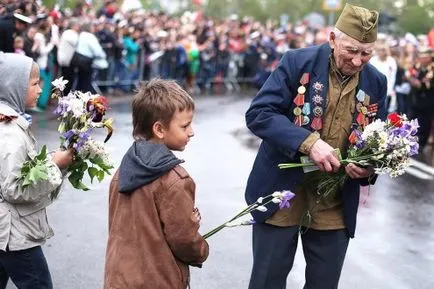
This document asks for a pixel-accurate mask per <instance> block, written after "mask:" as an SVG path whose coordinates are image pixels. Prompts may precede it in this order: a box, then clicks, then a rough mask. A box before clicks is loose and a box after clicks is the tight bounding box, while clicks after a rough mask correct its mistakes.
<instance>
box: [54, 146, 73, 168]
mask: <svg viewBox="0 0 434 289" xmlns="http://www.w3.org/2000/svg"><path fill="white" fill-rule="evenodd" d="M73 157H74V149H68V150H66V151H62V150H58V151H56V152H55V153H54V154H53V162H54V163H55V164H56V165H57V166H58V167H59V168H60V169H66V168H67V167H69V166H70V165H71V164H72V162H73Z"/></svg>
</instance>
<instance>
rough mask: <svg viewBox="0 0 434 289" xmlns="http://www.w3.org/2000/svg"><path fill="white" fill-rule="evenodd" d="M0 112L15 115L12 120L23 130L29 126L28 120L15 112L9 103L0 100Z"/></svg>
mask: <svg viewBox="0 0 434 289" xmlns="http://www.w3.org/2000/svg"><path fill="white" fill-rule="evenodd" d="M0 114H3V115H6V116H13V117H17V119H16V120H14V122H15V123H16V124H18V126H19V127H21V128H22V129H23V130H27V129H28V128H29V126H30V124H29V122H28V121H27V120H26V119H25V118H24V117H22V116H21V115H20V114H19V113H18V112H16V111H15V110H14V109H12V108H11V107H10V106H9V105H7V104H5V103H3V102H0Z"/></svg>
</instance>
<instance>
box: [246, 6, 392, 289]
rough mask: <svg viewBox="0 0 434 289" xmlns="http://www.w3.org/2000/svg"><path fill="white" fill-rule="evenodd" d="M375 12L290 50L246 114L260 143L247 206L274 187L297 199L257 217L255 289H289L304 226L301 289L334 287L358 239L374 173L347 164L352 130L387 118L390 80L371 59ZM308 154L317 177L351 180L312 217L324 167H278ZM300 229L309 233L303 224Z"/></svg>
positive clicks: (358, 13)
mask: <svg viewBox="0 0 434 289" xmlns="http://www.w3.org/2000/svg"><path fill="white" fill-rule="evenodd" d="M377 24H378V13H377V12H376V11H369V10H367V9H365V8H362V7H357V6H352V5H349V4H347V5H346V6H345V7H344V10H343V12H342V14H341V16H340V17H339V19H338V21H337V23H336V25H335V29H334V31H333V32H331V33H330V36H329V43H327V44H324V45H321V46H315V47H310V48H305V49H299V50H293V51H289V52H287V53H286V54H284V56H283V58H282V60H281V62H280V64H279V66H278V67H277V69H276V70H275V71H274V72H273V73H272V74H271V76H270V77H269V78H268V80H267V81H266V83H265V84H264V86H263V87H262V89H261V90H260V91H259V93H258V95H257V96H256V97H255V98H254V99H253V101H252V103H251V106H250V108H249V109H248V111H247V113H246V122H247V126H248V127H249V129H250V130H251V131H252V132H253V133H254V134H255V135H257V136H259V137H260V138H261V139H262V143H261V145H260V148H259V151H258V154H257V156H256V160H255V162H254V165H253V168H252V171H251V173H250V176H249V179H248V182H247V188H246V201H247V203H249V204H251V203H253V202H255V201H256V200H257V199H258V197H261V196H264V195H267V194H269V193H272V192H273V191H280V190H291V191H292V192H294V193H295V194H296V196H295V198H294V199H293V200H292V205H291V207H290V208H285V209H282V210H277V205H276V204H270V205H269V206H268V211H267V212H265V213H263V212H259V211H258V212H254V213H253V217H254V218H255V220H256V224H255V225H253V269H252V273H251V279H250V285H249V289H282V288H286V279H287V276H288V274H289V272H290V271H291V268H292V265H293V261H294V255H295V252H296V249H297V242H298V236H299V235H300V230H299V228H302V229H303V231H304V232H303V233H302V234H301V240H302V244H303V252H304V257H305V259H306V264H307V266H306V276H305V277H306V282H305V287H304V288H305V289H332V288H337V286H338V282H339V277H340V274H341V270H342V266H343V263H344V259H345V254H346V250H347V246H348V243H349V238H352V237H354V232H355V227H356V214H357V208H358V203H359V188H360V185H362V186H363V185H369V183H373V181H374V180H375V177H374V176H373V175H372V173H373V170H372V169H368V168H361V167H357V166H355V165H347V166H346V167H341V165H340V162H339V159H338V157H337V156H336V154H335V149H336V148H339V149H340V151H341V152H342V154H343V155H344V156H345V151H346V149H347V148H348V145H349V141H348V138H349V136H350V135H351V133H352V128H353V127H354V125H357V124H359V125H361V123H360V122H363V124H366V122H367V121H372V119H374V118H381V119H385V118H386V108H385V99H386V92H387V82H386V77H385V76H384V75H383V74H381V73H380V72H379V71H378V70H376V69H375V68H374V67H373V66H372V65H370V64H369V63H368V62H369V60H370V58H371V57H372V53H373V49H374V45H375V41H376V39H377ZM302 156H309V157H310V158H311V160H313V162H314V163H315V164H316V165H317V166H318V167H319V169H320V170H321V171H325V172H330V173H331V172H336V171H337V170H339V169H341V170H345V171H346V173H347V174H348V175H349V176H350V180H349V181H347V182H346V183H345V185H344V186H343V187H342V188H341V189H339V190H338V191H337V192H335V193H334V194H333V197H330V198H327V199H326V200H323V201H321V202H320V203H319V204H318V205H317V206H315V209H314V210H312V211H311V218H310V220H309V222H308V223H307V224H306V223H305V222H303V221H302V219H303V220H304V218H302V217H303V215H304V214H305V213H306V211H308V210H310V209H311V208H313V207H314V204H315V203H316V201H317V200H318V195H317V191H316V189H315V187H316V186H317V184H318V183H317V182H315V181H313V180H314V177H315V174H318V172H319V171H315V172H309V173H304V172H303V170H302V169H288V170H280V169H279V168H278V164H279V163H284V162H300V157H302ZM303 226H304V227H303Z"/></svg>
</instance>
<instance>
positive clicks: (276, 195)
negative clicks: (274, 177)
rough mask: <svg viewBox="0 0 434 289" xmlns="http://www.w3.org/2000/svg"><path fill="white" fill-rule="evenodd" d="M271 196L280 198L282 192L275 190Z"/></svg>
mask: <svg viewBox="0 0 434 289" xmlns="http://www.w3.org/2000/svg"><path fill="white" fill-rule="evenodd" d="M271 196H272V197H273V198H282V192H278V191H276V192H274V193H273V194H272V195H271Z"/></svg>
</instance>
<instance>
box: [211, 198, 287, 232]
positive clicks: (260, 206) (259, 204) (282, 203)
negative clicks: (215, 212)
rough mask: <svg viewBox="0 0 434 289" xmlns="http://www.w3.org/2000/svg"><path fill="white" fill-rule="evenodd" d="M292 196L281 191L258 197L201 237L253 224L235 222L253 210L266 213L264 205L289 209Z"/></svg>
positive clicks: (249, 222)
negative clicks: (271, 204)
mask: <svg viewBox="0 0 434 289" xmlns="http://www.w3.org/2000/svg"><path fill="white" fill-rule="evenodd" d="M294 196H295V194H294V193H292V192H291V191H281V192H279V191H278V192H274V193H272V194H270V195H267V196H265V197H260V198H258V200H257V201H256V202H254V203H253V204H251V205H250V206H247V207H246V208H245V209H244V210H242V211H241V212H239V213H238V214H236V215H235V216H234V217H232V218H231V219H230V220H228V221H226V222H224V223H223V224H221V225H220V226H218V227H216V228H214V229H212V230H211V231H209V232H208V233H206V234H205V235H203V238H204V239H207V238H209V237H211V236H212V235H214V234H215V233H217V232H219V231H221V230H223V229H224V228H226V227H237V226H248V225H252V224H254V223H255V221H254V220H245V221H237V220H238V219H239V218H241V217H243V216H245V215H247V214H250V213H251V212H252V211H255V210H258V211H260V212H266V211H267V208H266V205H268V204H270V203H275V204H279V208H280V209H283V208H289V207H290V205H291V204H290V202H289V201H290V200H291V199H292V198H293V197H294Z"/></svg>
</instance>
